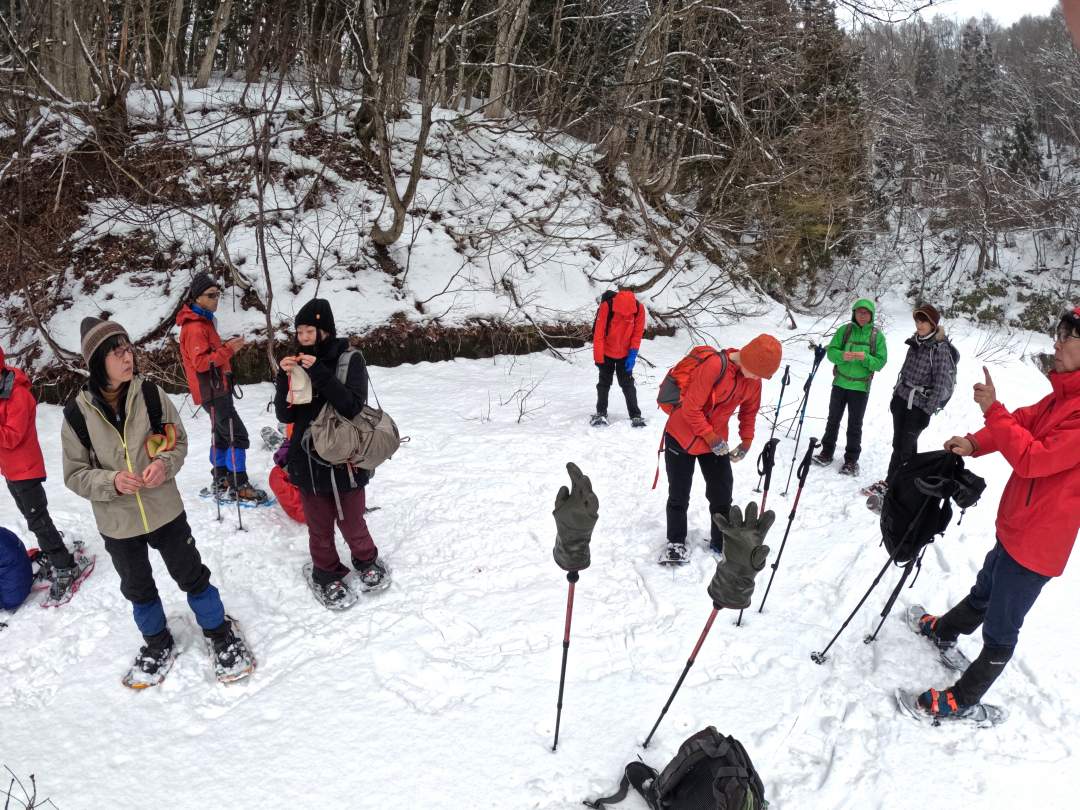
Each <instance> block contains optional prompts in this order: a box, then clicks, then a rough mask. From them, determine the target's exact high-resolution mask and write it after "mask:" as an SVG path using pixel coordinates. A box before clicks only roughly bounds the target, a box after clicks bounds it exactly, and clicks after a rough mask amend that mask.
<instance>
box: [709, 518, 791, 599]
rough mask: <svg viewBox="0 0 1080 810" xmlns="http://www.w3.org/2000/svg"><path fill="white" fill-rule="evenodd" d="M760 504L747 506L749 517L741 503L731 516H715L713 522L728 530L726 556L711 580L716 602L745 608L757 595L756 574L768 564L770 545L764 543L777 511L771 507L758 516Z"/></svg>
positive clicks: (710, 587) (710, 588)
mask: <svg viewBox="0 0 1080 810" xmlns="http://www.w3.org/2000/svg"><path fill="white" fill-rule="evenodd" d="M757 510H758V507H757V504H756V503H751V504H750V505H748V506H747V507H746V518H745V520H744V519H743V514H742V511H741V510H740V509H739V507H737V506H733V507H731V512H730V513H729V515H728V517H724V516H723V515H713V516H712V519H713V522H714V523H715V524H716V525H717V526H718V527H719V528H720V531H722V532H723V533H724V558H723V559H722V560H721V561H720V562H719V563H717V565H716V573H715V574H713V578H712V582H710V583H709V596H710V597H711V598H712V600H713V604H714V605H718V606H720V607H723V608H737V609H739V610H742V609H744V608H748V607H750V597H752V596H753V595H754V576H755V575H756V574H757V572H758V571H760V570H761V569H762V568H764V567H765V560H766V559H767V558H768V556H769V547H768V546H765V545H762V543H763V542H764V540H765V535H766V534H768V533H769V529H771V528H772V525H773V521H775V520H776V514H775V513H774V512H773V511H772V510H771V509H770V510H769V511H768V512H766V513H765V514H763V515H762V516H761V517H758V511H757Z"/></svg>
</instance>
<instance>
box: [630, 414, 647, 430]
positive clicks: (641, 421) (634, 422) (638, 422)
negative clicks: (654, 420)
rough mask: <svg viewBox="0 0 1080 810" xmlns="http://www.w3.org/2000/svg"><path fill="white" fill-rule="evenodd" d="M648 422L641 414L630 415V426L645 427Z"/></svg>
mask: <svg viewBox="0 0 1080 810" xmlns="http://www.w3.org/2000/svg"><path fill="white" fill-rule="evenodd" d="M648 424H649V423H648V422H646V421H645V417H643V416H631V417H630V427H636V428H642V427H645V426H646V425H648Z"/></svg>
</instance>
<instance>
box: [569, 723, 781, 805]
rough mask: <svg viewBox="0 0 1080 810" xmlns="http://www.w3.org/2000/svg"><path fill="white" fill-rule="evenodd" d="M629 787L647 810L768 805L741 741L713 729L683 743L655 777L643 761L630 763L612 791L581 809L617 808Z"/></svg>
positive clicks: (653, 771)
mask: <svg viewBox="0 0 1080 810" xmlns="http://www.w3.org/2000/svg"><path fill="white" fill-rule="evenodd" d="M631 785H632V786H633V787H634V789H635V790H636V791H637V792H638V793H640V794H641V795H642V797H644V799H645V801H646V802H647V803H648V805H649V807H650V808H652V810H762V808H765V807H768V806H769V803H768V802H767V801H765V788H764V786H763V785H762V784H761V777H759V776H758V773H757V771H756V770H755V769H754V765H753V763H752V762H750V755H749V754H747V753H746V749H745V748H743V745H742V743H740V742H739V741H738V740H736V739H735V738H734V737H725V736H724V735H723V734H720V733H719V732H718V731H717V730H716V729H715V728H714V727H713V726H709V727H708V728H706V729H703V730H702V731H699V732H698V733H697V734H694V735H693V736H691V737H689V738H688V739H687V740H685V741H684V742H683V744H682V745H680V746H679V750H678V752H676V754H675V758H674V759H672V760H671V762H669V763H668V765H667V767H666V768H664V770H663V771H661V772H660V773H657V772H656V771H655V770H654V769H652V768H650V767H649V766H648V765H646V764H645V763H644V762H631V763H630V764H628V765H627V766H626V768H625V770H624V773H623V778H622V782H621V783H620V784H619V790H618V791H617V792H616V793H614V794H613V795H611V796H606V797H604V798H602V799H593V800H592V801H587V802H585V805H586V806H588V807H592V808H595V809H596V810H603V808H605V807H607V806H608V805H611V804H618V803H619V802H621V801H622V800H623V799H625V798H626V794H627V793H628V792H629V788H630V786H631Z"/></svg>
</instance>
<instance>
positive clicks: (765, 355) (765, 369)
mask: <svg viewBox="0 0 1080 810" xmlns="http://www.w3.org/2000/svg"><path fill="white" fill-rule="evenodd" d="M782 354H783V349H782V348H781V347H780V341H779V340H777V339H776V338H774V337H773V336H772V335H758V336H757V337H756V338H754V339H753V340H751V341H750V342H749V343H747V344H746V345H745V346H743V347H742V348H741V349H739V365H740V366H742V367H743V368H745V369H746V370H747V371H749V372H751V373H753V374H756V375H757V376H759V377H764V378H765V379H766V380H769V379H772V375H773V374H775V373H776V370H777V369H778V368H780V357H781V355H782Z"/></svg>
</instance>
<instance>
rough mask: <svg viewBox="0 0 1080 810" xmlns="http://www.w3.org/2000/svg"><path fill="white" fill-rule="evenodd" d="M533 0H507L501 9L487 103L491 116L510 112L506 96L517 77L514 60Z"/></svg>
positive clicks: (498, 116) (499, 116)
mask: <svg viewBox="0 0 1080 810" xmlns="http://www.w3.org/2000/svg"><path fill="white" fill-rule="evenodd" d="M529 2H530V0H503V3H502V7H501V8H500V9H499V17H498V23H497V25H498V29H497V31H496V33H495V58H494V60H493V61H494V62H495V67H493V68H492V69H491V92H489V93H488V96H489V97H490V99H491V103H490V104H488V107H487V117H488V118H502V117H503V116H504V115H506V110H507V106H508V105H507V103H506V97H507V95H508V94H509V93H510V90H511V84H512V79H513V75H514V73H513V68H512V67H511V63H512V62H513V61H514V60H515V59H516V58H517V50H518V45H519V44H520V42H521V35H522V33H523V32H524V30H525V23H526V21H527V20H528V19H529Z"/></svg>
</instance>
